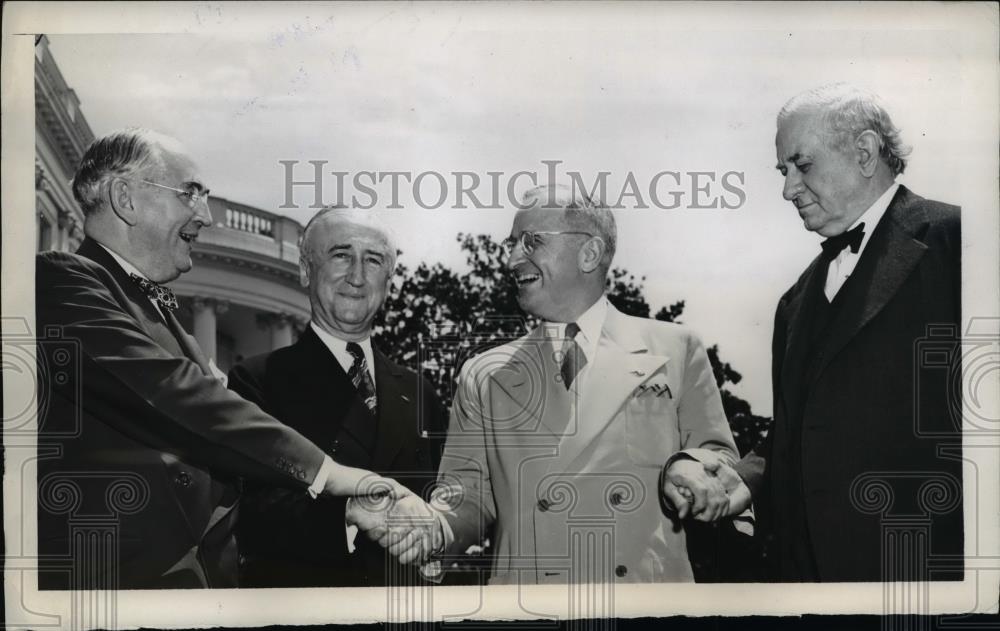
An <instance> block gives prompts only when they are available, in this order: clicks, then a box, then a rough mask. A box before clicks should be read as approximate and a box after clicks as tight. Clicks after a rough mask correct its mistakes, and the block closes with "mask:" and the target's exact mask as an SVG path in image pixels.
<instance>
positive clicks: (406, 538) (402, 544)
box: [389, 530, 420, 557]
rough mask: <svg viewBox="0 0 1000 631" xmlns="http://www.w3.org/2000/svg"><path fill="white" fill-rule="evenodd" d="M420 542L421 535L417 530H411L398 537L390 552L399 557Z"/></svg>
mask: <svg viewBox="0 0 1000 631" xmlns="http://www.w3.org/2000/svg"><path fill="white" fill-rule="evenodd" d="M419 541H420V533H419V532H418V531H416V530H411V531H409V532H407V533H405V534H402V536H400V537H398V538H397V539H396V540H395V541H394V542H392V543H390V544H389V552H390V553H391V554H392V555H393V556H396V557H398V556H399V555H400V554H402V553H403V551H404V550H406V549H407V548H409V547H411V546H412V545H413V544H414V543H417V542H419Z"/></svg>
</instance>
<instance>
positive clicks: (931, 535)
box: [715, 84, 963, 582]
mask: <svg viewBox="0 0 1000 631" xmlns="http://www.w3.org/2000/svg"><path fill="white" fill-rule="evenodd" d="M776 145H777V155H778V165H777V168H778V170H779V171H780V172H781V174H782V175H783V176H784V178H785V185H784V190H783V196H784V197H785V199H787V200H788V201H791V202H792V203H793V204H794V205H795V207H796V209H797V210H798V213H799V216H800V217H801V218H802V220H803V223H804V224H805V227H806V229H807V230H809V231H812V232H816V233H818V234H820V235H822V236H824V237H826V238H827V239H826V240H825V241H824V242H823V251H822V252H821V253H820V255H819V256H817V257H816V259H815V260H814V261H813V262H812V263H811V264H810V265H809V267H808V268H807V269H806V270H805V272H804V273H803V274H802V276H801V277H800V278H799V280H798V281H797V282H796V283H795V284H794V285H793V286H792V288H791V289H790V290H788V291H787V292H786V293H785V295H784V296H782V297H781V300H780V302H779V303H778V308H777V313H776V316H775V325H774V340H773V347H772V353H773V370H772V379H773V387H774V424H773V426H772V428H771V430H770V432H769V433H768V436H767V438H766V440H765V441H764V442H763V443H762V444H761V445H760V446H758V447H757V448H756V449H755V450H754V451H752V452H751V453H749V454H748V455H747V456H746V457H745V458H743V460H742V461H741V462H740V463H738V464H737V466H736V467H735V470H736V472H738V474H739V477H736V476H735V475H734V474H733V471H732V469H729V468H728V467H726V466H724V465H722V466H719V467H718V468H716V469H715V472H716V473H717V474H718V475H719V476H720V477H722V478H723V479H725V480H726V486H727V488H729V489H730V490H732V491H733V492H735V491H736V490H737V489H739V490H740V491H741V492H742V493H743V495H744V497H746V493H745V491H746V489H747V488H748V489H749V492H750V494H752V496H753V500H754V502H755V506H756V508H757V509H758V515H759V518H760V520H759V521H760V527H761V531H762V534H763V535H764V536H765V537H768V538H770V539H772V541H773V545H771V552H772V553H771V554H770V555H769V558H770V560H771V561H773V567H772V568H771V569H772V571H773V577H774V578H776V579H778V580H782V581H824V582H825V581H889V580H940V579H948V580H953V579H961V577H962V569H961V568H962V560H961V555H962V553H963V532H962V502H961V500H962V469H961V460H960V457H961V435H960V430H961V423H960V419H959V415H958V413H957V410H958V409H960V403H961V402H960V400H959V399H958V398H957V396H958V393H957V390H956V391H955V392H954V393H953V392H952V389H951V388H950V387H949V385H950V384H948V383H947V380H948V379H949V378H950V377H954V375H953V374H951V375H950V374H949V371H948V370H942V369H941V360H940V357H941V356H942V353H941V348H942V346H941V345H942V343H943V344H944V347H943V348H944V355H943V356H944V357H946V358H947V359H946V364H947V365H948V366H957V365H959V364H955V363H953V362H955V361H960V353H955V350H956V349H957V348H958V345H957V341H958V340H957V335H958V333H959V324H960V322H961V278H960V274H961V256H960V219H959V209H958V208H957V207H955V206H950V205H948V204H943V203H940V202H934V201H930V200H926V199H923V198H921V197H919V196H917V195H915V194H914V193H912V192H911V191H909V190H908V189H907V188H906V187H904V186H901V185H899V184H897V183H896V182H895V178H896V176H898V175H899V174H901V173H902V172H903V169H904V168H905V166H906V161H905V156H906V151H905V150H904V149H903V148H902V144H901V141H900V137H899V131H898V130H897V129H896V128H895V126H894V125H893V123H892V121H891V119H890V118H889V115H888V113H887V112H886V111H885V109H884V108H883V107H882V106H881V105H880V104H879V102H878V100H877V98H876V97H875V96H874V95H871V94H869V93H866V92H863V91H860V90H858V89H856V88H852V87H851V86H847V85H844V84H836V85H832V86H824V87H822V88H818V89H816V90H813V91H810V92H806V93H804V94H802V95H799V96H797V97H795V98H793V99H792V100H791V101H789V102H788V104H786V105H785V107H784V108H783V109H782V111H781V113H780V114H779V115H778V132H777V138H776ZM942 333H943V336H942V335H941V334H942ZM932 346H936V347H937V348H930V347H932ZM926 350H931V351H936V352H937V357H936V358H932V357H931V356H930V354H928V353H926V352H924V351H926ZM956 358H957V359H956ZM741 480H742V482H741ZM742 483H745V487H743V486H742ZM745 505H746V502H745V501H743V502H734V503H733V504H732V506H731V509H732V510H741V509H742V508H743V507H745ZM935 567H936V568H937V569H938V570H941V571H932V568H935Z"/></svg>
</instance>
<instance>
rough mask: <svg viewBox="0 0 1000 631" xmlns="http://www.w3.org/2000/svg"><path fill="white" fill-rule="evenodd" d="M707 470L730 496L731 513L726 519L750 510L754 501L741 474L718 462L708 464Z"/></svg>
mask: <svg viewBox="0 0 1000 631" xmlns="http://www.w3.org/2000/svg"><path fill="white" fill-rule="evenodd" d="M705 470H706V471H708V472H709V473H712V474H714V475H715V476H716V477H718V478H719V480H720V481H721V482H722V487H723V488H724V489H725V490H726V493H727V494H728V495H729V512H728V513H726V515H725V516H726V517H732V516H734V515H739V514H740V513H742V512H743V511H745V510H746V509H748V508H750V502H751V501H752V499H753V498H752V497H751V496H750V488H749V487H748V486H747V485H746V483H745V482H743V478H741V477H740V474H738V473H736V469H733V468H732V467H730V466H729V465H727V464H726V463H724V462H722V461H716V462H706V463H705ZM695 519H697V517H696V518H695Z"/></svg>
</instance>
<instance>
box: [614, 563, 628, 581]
mask: <svg viewBox="0 0 1000 631" xmlns="http://www.w3.org/2000/svg"><path fill="white" fill-rule="evenodd" d="M626 574H628V568H627V567H625V566H624V565H619V566H618V567H616V568H615V576H617V577H618V578H621V577H623V576H625V575H626Z"/></svg>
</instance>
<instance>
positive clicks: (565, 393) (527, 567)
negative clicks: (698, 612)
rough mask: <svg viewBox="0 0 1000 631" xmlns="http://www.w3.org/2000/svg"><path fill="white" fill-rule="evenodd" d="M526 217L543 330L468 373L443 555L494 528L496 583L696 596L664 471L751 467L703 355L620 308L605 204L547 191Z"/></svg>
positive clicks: (513, 266) (681, 336)
mask: <svg viewBox="0 0 1000 631" xmlns="http://www.w3.org/2000/svg"><path fill="white" fill-rule="evenodd" d="M522 208H524V210H521V211H519V212H518V213H517V214H516V216H515V218H514V223H513V227H512V228H511V232H510V236H509V237H508V238H507V239H506V240H505V241H504V247H505V250H506V252H507V253H508V257H509V258H508V259H507V261H506V266H507V269H508V271H509V273H510V277H511V281H512V282H514V283H516V285H517V297H518V302H519V304H520V306H521V308H522V309H523V310H524V311H525V312H526V313H528V314H530V315H531V316H534V317H536V318H538V319H539V320H540V321H541V322H540V324H539V325H538V326H537V327H536V328H535V329H534V330H532V331H531V332H529V333H528V334H527V335H525V336H524V337H521V338H519V339H517V340H516V341H513V342H511V343H508V344H505V345H503V346H500V347H497V348H494V349H492V350H489V351H486V352H484V353H481V354H479V355H476V356H475V357H472V358H471V359H469V360H468V361H466V363H465V365H464V366H463V368H462V370H461V373H460V376H459V380H458V381H459V382H458V386H457V393H456V396H455V400H454V403H453V405H452V412H451V421H450V425H449V429H448V438H447V442H446V446H445V452H444V455H443V456H442V463H441V472H440V475H439V484H440V487H439V489H438V491H437V492H436V494H435V502H434V504H435V506H436V507H437V506H441V505H442V504H443V505H446V506H447V509H445V510H444V511H443V521H444V523H443V526H444V528H443V529H444V530H445V533H446V534H445V539H446V544H447V545H446V549H445V553H446V554H458V553H461V552H462V551H463V550H465V549H466V548H468V547H469V546H470V545H474V544H479V543H480V541H481V540H482V538H483V536H484V534H485V533H486V530H487V528H488V527H489V526H491V525H492V526H495V534H494V536H493V538H492V544H493V547H494V556H493V566H492V569H491V579H490V582H491V583H494V584H496V583H514V584H544V583H603V584H605V585H607V584H615V583H638V582H668V581H693V574H692V570H691V564H690V561H689V560H688V556H687V549H686V544H685V536H684V530H683V527H682V525H681V524H680V522H679V520H678V519H677V515H676V514H675V513H673V512H671V511H669V510H667V509H666V508H665V507H664V498H663V493H664V492H665V489H664V487H663V486H661V481H660V470H661V469H662V467H663V466H664V463H665V462H666V461H667V459H668V458H670V457H671V456H673V455H674V454H676V453H677V452H678V451H680V450H684V452H685V453H686V454H687V456H688V457H690V458H692V459H695V460H698V461H700V460H701V459H703V458H704V459H711V460H713V461H715V460H722V461H724V462H730V463H731V462H733V461H735V459H736V457H737V456H736V449H735V445H734V443H733V438H732V435H731V433H730V430H729V425H728V423H727V421H726V416H725V414H724V413H723V409H722V402H721V399H720V395H719V391H718V388H717V387H716V382H715V378H714V376H713V373H712V368H711V365H710V363H709V360H708V355H707V354H706V352H705V348H704V347H703V345H702V343H701V341H700V340H699V339H698V337H697V336H696V335H694V333H692V332H691V331H690V330H689V329H687V328H686V327H683V326H681V325H679V324H674V323H667V322H660V321H656V320H649V319H644V318H636V317H631V316H626V315H624V314H622V313H621V312H619V311H618V310H617V309H616V308H615V307H614V306H613V305H612V304H611V303H610V302H609V301H608V299H607V298H606V296H605V287H606V282H607V273H608V270H609V268H610V266H611V261H612V257H613V256H614V253H615V248H616V245H617V234H616V227H615V221H614V216H613V215H612V214H611V211H610V210H608V209H607V208H606V207H604V206H603V205H602V204H601V203H599V202H594V201H592V200H591V199H590V198H588V197H587V196H586V195H585V194H584V193H582V192H581V191H578V190H577V189H575V188H569V187H566V186H561V185H549V186H539V187H537V188H534V189H532V190H531V191H529V192H528V193H527V194H526V195H525V198H524V203H523V204H522ZM700 468H701V467H700V465H699V469H700ZM668 486H669V484H668ZM670 492H676V489H674V488H673V487H672V486H670ZM723 495H724V494H723ZM726 508H727V500H724V501H721V502H715V503H712V504H711V505H707V506H706V507H705V511H706V516H708V517H711V518H714V517H717V516H719V515H721V514H722V513H724V512H725V510H726ZM577 613H580V612H577ZM597 613H599V612H590V614H591V616H596V614H597ZM605 613H607V612H605Z"/></svg>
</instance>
